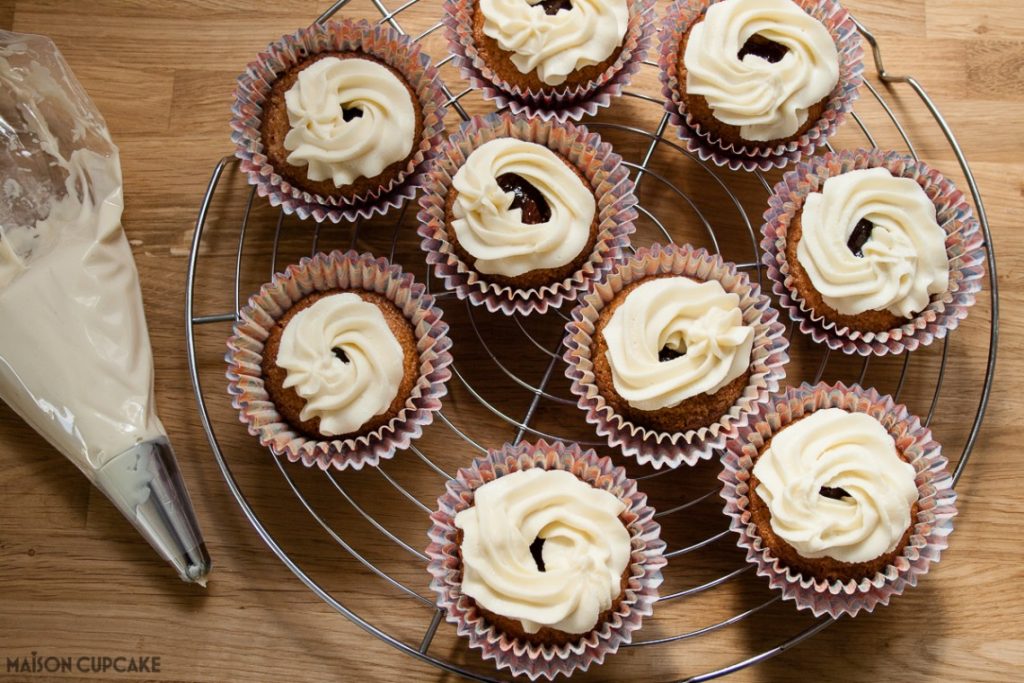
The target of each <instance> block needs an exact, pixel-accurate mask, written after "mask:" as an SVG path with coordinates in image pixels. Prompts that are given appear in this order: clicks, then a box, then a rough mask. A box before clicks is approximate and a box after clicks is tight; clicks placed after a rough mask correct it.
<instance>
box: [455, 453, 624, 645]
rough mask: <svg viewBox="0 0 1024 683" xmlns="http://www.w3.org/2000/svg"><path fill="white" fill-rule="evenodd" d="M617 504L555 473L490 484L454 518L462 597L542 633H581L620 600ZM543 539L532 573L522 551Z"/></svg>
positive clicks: (522, 474) (517, 475) (515, 475)
mask: <svg viewBox="0 0 1024 683" xmlns="http://www.w3.org/2000/svg"><path fill="white" fill-rule="evenodd" d="M625 509H626V506H625V504H624V503H623V502H622V501H620V500H619V499H618V498H616V497H615V496H613V495H612V494H610V493H608V492H607V491H604V490H601V489H595V488H593V487H592V486H590V485H589V484H587V483H585V482H583V481H580V480H579V479H577V478H576V477H575V476H573V474H571V473H570V472H566V471H563V470H541V469H530V470H522V471H519V472H512V473H510V474H507V475H505V476H503V477H499V478H497V479H495V480H493V481H490V482H488V483H486V484H484V485H483V486H481V487H480V488H478V489H477V490H476V492H475V494H474V503H473V507H471V508H467V509H465V510H463V511H462V512H460V513H458V514H457V515H456V516H455V526H457V527H458V528H460V529H462V532H463V537H462V546H461V550H462V592H463V593H465V594H466V595H468V596H470V597H472V598H473V599H474V600H476V601H477V602H478V603H479V604H480V605H481V606H482V607H484V608H486V609H488V610H490V611H492V612H494V613H495V614H499V615H501V616H505V617H509V618H512V619H518V620H519V621H520V622H522V624H523V630H524V631H526V632H527V633H536V632H537V631H538V630H540V628H541V627H542V626H546V627H549V628H553V629H557V630H559V631H562V632H564V633H586V632H587V631H589V630H591V629H592V628H594V626H595V625H596V624H597V619H598V616H599V615H600V614H601V612H603V611H604V610H606V609H608V608H610V607H611V605H612V602H613V601H614V600H615V598H616V597H618V595H619V594H620V593H621V592H622V590H621V579H622V574H623V572H625V570H626V567H627V566H628V565H629V558H630V540H629V531H628V530H627V529H626V527H625V526H623V524H622V522H621V521H620V520H619V515H620V514H621V513H622V512H623V511H624V510H625ZM537 537H540V538H543V539H544V546H543V548H542V550H541V556H542V558H543V560H544V571H540V569H539V568H538V567H537V563H536V562H535V561H534V559H533V556H532V555H531V554H530V544H531V543H533V541H534V540H535V539H536V538H537Z"/></svg>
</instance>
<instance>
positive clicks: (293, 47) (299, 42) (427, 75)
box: [231, 20, 447, 223]
mask: <svg viewBox="0 0 1024 683" xmlns="http://www.w3.org/2000/svg"><path fill="white" fill-rule="evenodd" d="M353 51H354V52H362V53H365V54H368V55H372V56H374V57H376V58H377V59H380V60H381V61H383V62H385V63H387V64H388V65H389V66H391V67H392V68H394V69H395V70H396V71H398V72H399V73H401V74H402V76H403V77H404V78H405V80H406V81H407V82H408V84H409V86H410V87H411V88H412V90H413V91H414V92H415V93H416V97H417V99H418V100H419V103H420V107H421V109H422V113H423V133H422V136H421V138H420V139H419V140H418V141H417V142H416V143H415V144H416V145H417V146H416V147H415V148H414V149H415V154H414V155H413V157H412V158H411V159H410V160H409V163H408V164H407V165H406V167H405V169H404V170H403V171H402V172H401V173H400V174H399V175H397V176H396V177H395V178H394V179H392V180H391V181H390V182H389V183H387V184H385V185H383V186H381V187H379V188H377V189H374V190H371V191H369V192H367V193H365V194H363V195H360V196H357V197H354V198H352V199H351V200H348V199H344V198H341V197H337V196H331V197H325V196H323V195H319V194H313V193H310V192H307V191H305V190H302V189H301V188H299V187H296V186H294V185H292V184H291V183H290V182H288V181H287V180H285V179H284V178H282V177H281V176H280V175H278V174H277V173H276V172H275V171H274V168H273V166H271V165H270V161H269V160H268V159H267V155H266V154H265V153H264V149H263V142H262V139H261V136H260V124H261V121H262V116H263V105H264V103H265V102H266V99H267V97H268V96H269V95H270V89H271V87H272V86H273V84H274V81H276V80H277V78H278V76H279V75H280V74H282V73H283V72H284V71H286V70H287V69H289V68H291V67H292V66H295V65H296V64H298V63H300V62H302V61H303V60H305V59H307V58H309V57H310V56H312V55H316V54H319V53H322V52H353ZM446 106H447V105H446V98H445V96H444V93H443V92H442V90H441V80H440V77H439V76H438V73H437V70H436V69H435V68H434V67H433V66H431V65H430V57H429V56H428V55H426V54H423V53H422V52H421V49H420V46H419V45H418V44H416V43H414V42H412V40H411V39H410V38H409V37H408V36H403V35H401V34H399V33H398V32H397V31H395V30H394V29H391V28H388V27H386V26H380V25H372V24H370V23H369V22H367V21H365V20H360V21H353V20H344V21H341V22H334V21H331V22H328V23H326V24H323V25H320V24H313V25H311V26H309V27H307V28H303V29H299V30H297V31H296V32H295V33H292V34H290V35H286V36H282V37H281V38H280V39H279V40H277V41H275V42H273V43H271V44H270V45H268V46H267V48H266V49H265V50H264V51H263V52H261V53H260V54H259V56H258V57H257V58H256V60H255V61H253V62H250V63H249V65H248V66H247V67H246V69H245V73H243V74H242V75H241V76H239V77H238V82H237V84H236V86H235V102H234V104H233V105H232V107H231V114H232V117H231V129H232V131H233V132H232V133H231V140H232V142H234V143H235V156H236V157H238V158H239V159H241V167H242V171H243V172H245V174H246V175H247V176H248V178H249V184H250V185H255V186H256V191H257V192H258V193H259V195H260V196H261V197H268V198H269V199H270V203H271V205H272V206H278V205H280V206H281V208H282V210H283V211H284V212H285V213H288V214H292V213H294V214H296V215H297V216H299V218H303V219H306V218H312V219H314V220H316V221H323V220H330V221H332V222H334V223H338V222H340V221H342V220H345V221H355V220H357V219H359V218H370V217H371V216H373V215H374V214H384V213H386V212H387V211H389V210H390V209H394V208H398V207H400V206H401V205H402V204H403V203H404V202H405V201H406V200H408V199H412V198H413V197H414V196H415V195H416V189H417V188H418V186H419V184H420V183H421V182H422V174H423V172H424V170H425V168H426V166H427V163H428V162H429V160H430V157H431V156H432V155H433V150H434V149H435V148H436V147H437V145H438V144H439V143H440V141H441V137H442V134H443V133H444V116H445V111H446Z"/></svg>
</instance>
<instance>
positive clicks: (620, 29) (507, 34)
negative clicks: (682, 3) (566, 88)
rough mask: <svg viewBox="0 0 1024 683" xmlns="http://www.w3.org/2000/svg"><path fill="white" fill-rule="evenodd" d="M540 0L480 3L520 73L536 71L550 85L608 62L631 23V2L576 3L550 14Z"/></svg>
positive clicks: (487, 28) (487, 27) (488, 26)
mask: <svg viewBox="0 0 1024 683" xmlns="http://www.w3.org/2000/svg"><path fill="white" fill-rule="evenodd" d="M540 2H541V0H480V4H479V11H480V12H482V13H483V16H484V34H485V35H486V36H488V37H490V38H493V39H494V40H496V41H497V43H498V45H499V46H500V47H501V49H502V50H505V51H506V52H511V53H512V56H511V61H512V64H514V65H515V67H516V68H517V69H519V71H520V72H521V73H524V74H527V73H530V72H531V71H533V70H534V69H536V71H537V77H538V78H539V79H540V80H541V81H542V82H544V83H546V84H547V85H560V84H561V83H563V82H565V79H566V76H568V75H569V74H570V73H572V72H573V71H576V70H577V69H582V68H583V67H585V66H590V65H592V64H598V63H600V62H603V61H604V60H606V59H608V57H609V56H611V54H612V53H613V52H614V51H615V49H616V48H617V47H619V46H620V45H622V39H623V37H624V36H625V35H626V28H627V26H628V25H629V3H628V2H627V0H572V9H570V10H562V11H559V12H556V13H555V14H550V15H549V14H547V13H545V11H544V8H543V7H542V6H541V5H540Z"/></svg>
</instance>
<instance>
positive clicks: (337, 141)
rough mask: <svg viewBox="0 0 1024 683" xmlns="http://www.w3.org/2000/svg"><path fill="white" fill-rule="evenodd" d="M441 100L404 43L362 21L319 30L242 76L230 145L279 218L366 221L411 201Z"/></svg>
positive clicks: (269, 54)
mask: <svg viewBox="0 0 1024 683" xmlns="http://www.w3.org/2000/svg"><path fill="white" fill-rule="evenodd" d="M445 100H446V98H445V96H444V93H443V92H442V90H441V81H440V79H439V77H438V74H437V70H436V69H435V68H434V67H433V66H431V65H430V59H429V57H428V56H427V55H425V54H423V53H422V51H421V49H420V46H419V45H418V44H416V43H414V42H413V41H412V40H411V39H410V38H409V37H408V36H404V35H401V34H399V33H398V32H397V31H394V30H392V29H389V28H386V27H383V26H371V25H370V24H369V23H368V22H366V21H353V20H345V21H340V22H334V21H330V22H327V23H325V24H318V23H314V24H313V25H311V26H309V27H307V28H303V29H300V30H298V31H296V32H295V33H293V34H289V35H286V36H282V37H281V38H280V39H279V40H277V41H275V42H274V43H271V44H270V45H269V46H267V48H266V50H264V52H262V53H261V54H260V55H259V57H258V58H257V59H256V60H255V61H253V62H251V63H250V64H249V65H248V66H247V67H246V71H245V73H243V74H242V75H241V76H239V78H238V84H237V86H236V88H235V102H234V105H233V106H232V119H231V128H232V131H233V132H232V135H231V139H232V141H233V142H234V143H235V145H236V150H235V155H236V156H237V157H238V158H239V159H241V160H242V164H241V166H242V170H243V171H244V172H245V173H246V174H247V175H248V178H249V182H250V184H252V185H255V186H256V189H257V191H258V193H259V194H260V196H266V197H268V198H269V199H270V203H271V204H272V205H273V206H278V205H280V206H281V207H282V208H283V210H284V211H285V212H286V213H295V214H296V215H298V216H299V217H300V218H313V219H315V220H317V221H323V220H331V221H334V222H338V221H341V220H343V219H344V220H350V221H352V220H356V219H358V218H369V217H370V216H372V215H374V214H377V213H384V212H386V211H387V210H389V209H391V208H395V207H397V206H400V205H401V204H402V202H404V201H405V200H406V199H410V198H411V197H413V196H414V195H415V192H416V188H417V185H418V182H419V181H418V175H419V173H421V172H422V171H423V169H424V168H425V166H426V162H427V161H428V160H429V156H430V154H431V151H432V149H433V148H434V146H435V145H436V144H437V143H438V142H439V141H440V135H441V134H442V133H443V132H444V114H445V107H446V101H445Z"/></svg>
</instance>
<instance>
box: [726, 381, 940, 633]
mask: <svg viewBox="0 0 1024 683" xmlns="http://www.w3.org/2000/svg"><path fill="white" fill-rule="evenodd" d="M825 408H841V409H843V410H846V411H848V412H857V413H866V414H868V415H871V416H872V417H874V418H876V419H878V421H879V422H881V423H882V425H883V426H884V427H885V428H886V429H887V430H888V431H889V433H890V434H891V435H892V437H893V438H894V439H895V440H896V446H897V448H899V449H900V450H901V451H902V452H903V454H904V455H905V456H906V457H907V459H908V460H909V461H910V464H912V465H913V466H914V470H915V471H916V473H917V474H916V476H915V478H914V482H915V484H916V485H917V491H918V496H919V498H918V505H919V506H920V511H919V512H918V515H917V519H916V521H915V523H914V530H913V533H912V534H911V536H910V541H909V542H908V543H907V546H906V548H904V549H903V552H902V553H901V554H900V555H899V557H897V558H896V561H895V562H894V563H893V564H891V565H889V566H888V567H886V568H885V570H883V571H880V572H878V573H876V574H875V575H874V576H873V577H870V578H865V579H862V580H860V581H856V580H849V581H818V580H816V579H814V578H807V577H804V576H803V575H801V574H799V573H797V572H794V571H793V570H791V569H789V568H788V567H786V566H785V565H783V564H782V562H781V561H780V560H779V559H778V558H776V557H775V556H774V555H773V554H772V552H771V550H770V549H769V548H768V547H767V546H765V545H764V544H763V543H762V541H761V538H760V536H758V534H757V525H756V524H755V523H754V522H753V520H752V519H751V514H750V511H749V509H748V506H749V498H748V497H747V494H748V491H749V485H748V482H749V481H750V473H751V470H752V468H753V464H754V461H753V458H754V456H755V455H757V453H758V452H759V450H760V449H761V448H762V447H763V446H764V444H765V442H767V441H768V440H769V439H771V437H772V436H773V435H775V434H777V433H778V432H779V431H781V430H782V429H783V428H785V427H786V426H787V425H789V424H791V423H793V422H795V421H796V420H798V419H800V418H801V417H803V416H805V415H808V414H810V413H812V412H814V411H816V410H823V409H825ZM722 464H723V466H724V468H723V470H722V473H721V474H720V475H719V477H718V478H719V479H721V480H722V481H723V482H724V484H723V486H722V492H721V495H722V497H723V498H724V499H725V514H726V515H727V516H728V517H729V518H730V520H731V521H730V528H731V529H732V530H733V531H735V532H736V533H737V534H739V541H738V545H739V546H740V547H741V548H744V549H746V551H747V561H748V562H750V563H752V564H754V565H756V566H757V574H758V576H765V577H768V580H769V584H770V585H771V587H772V588H773V589H775V590H779V591H781V592H782V598H783V599H784V600H792V601H794V602H795V603H796V606H797V608H798V609H806V610H810V611H811V612H813V613H814V616H816V617H818V616H821V615H822V614H828V615H830V616H832V617H839V616H840V615H843V614H848V615H850V616H856V615H857V614H858V613H859V612H860V611H862V610H863V611H866V612H871V611H872V610H874V608H875V607H876V606H878V605H888V604H889V600H891V599H892V597H893V596H894V595H899V594H901V593H902V592H903V591H904V590H906V588H908V587H911V586H916V585H917V581H918V579H919V578H920V577H921V576H923V575H924V574H926V573H927V572H928V568H929V566H930V565H931V564H932V563H933V562H938V561H939V555H940V553H941V552H942V550H943V549H944V548H946V546H947V545H948V544H949V541H948V536H949V534H950V533H951V532H952V531H953V517H954V516H956V513H957V509H956V493H955V492H954V491H953V478H952V476H951V475H950V473H949V469H948V467H947V462H946V458H944V457H943V456H942V451H941V448H940V446H939V444H938V443H936V442H935V441H934V440H933V439H932V434H931V431H930V430H929V429H928V428H927V427H924V426H923V425H922V424H921V421H920V419H919V418H917V417H915V416H913V415H911V414H910V413H909V412H908V411H907V408H906V406H903V405H898V404H896V403H895V402H894V401H893V399H892V397H891V396H883V395H880V394H879V393H878V392H877V391H876V390H874V389H862V388H861V387H859V386H857V385H856V384H854V385H853V386H851V387H846V386H845V385H843V384H842V383H838V384H835V385H831V386H830V385H828V384H824V383H821V384H817V385H813V386H812V385H810V384H807V383H804V384H803V385H801V386H800V387H799V388H790V389H788V390H786V392H785V393H783V394H780V395H778V396H776V397H775V399H774V401H773V402H772V403H770V404H767V405H763V406H760V409H759V410H758V412H757V414H756V415H753V416H751V421H750V424H749V425H747V426H745V427H742V428H740V429H739V431H738V433H737V434H736V435H735V436H733V437H732V438H730V439H729V441H728V443H727V444H726V450H725V453H724V454H723V456H722Z"/></svg>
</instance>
